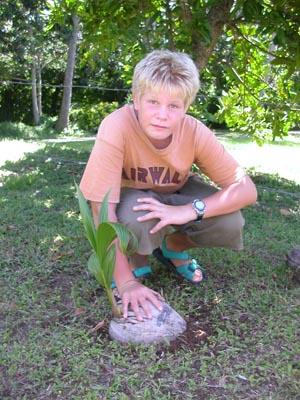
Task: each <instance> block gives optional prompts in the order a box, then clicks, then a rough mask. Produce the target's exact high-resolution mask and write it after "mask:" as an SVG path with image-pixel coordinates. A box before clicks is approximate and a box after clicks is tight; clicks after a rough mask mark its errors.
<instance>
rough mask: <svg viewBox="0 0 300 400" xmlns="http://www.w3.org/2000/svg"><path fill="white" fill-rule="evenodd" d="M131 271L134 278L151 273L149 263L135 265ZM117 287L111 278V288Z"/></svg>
mask: <svg viewBox="0 0 300 400" xmlns="http://www.w3.org/2000/svg"><path fill="white" fill-rule="evenodd" d="M132 273H133V275H134V277H135V278H137V279H138V278H143V277H145V278H146V277H147V276H149V275H151V274H152V268H151V267H150V265H143V266H142V267H136V268H134V269H133V270H132ZM116 287H117V285H116V283H115V280H114V279H113V280H112V283H111V289H115V288H116Z"/></svg>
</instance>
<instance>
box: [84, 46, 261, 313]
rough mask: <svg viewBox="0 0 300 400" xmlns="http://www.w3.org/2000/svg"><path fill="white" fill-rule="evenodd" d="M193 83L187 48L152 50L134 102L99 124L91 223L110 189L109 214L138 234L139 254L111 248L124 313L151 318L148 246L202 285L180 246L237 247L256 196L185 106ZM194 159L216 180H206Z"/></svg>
mask: <svg viewBox="0 0 300 400" xmlns="http://www.w3.org/2000/svg"><path fill="white" fill-rule="evenodd" d="M198 90H199V73H198V71H197V68H196V66H195V64H194V63H193V61H192V60H191V58H190V57H189V56H187V55H186V54H184V53H175V52H170V51H168V50H155V51H153V52H152V53H150V54H148V55H147V56H146V57H145V58H144V59H143V60H141V61H140V62H139V63H138V64H137V66H136V67H135V71H134V76H133V82H132V97H133V104H132V105H125V106H123V107H122V108H120V109H118V110H117V111H114V112H113V113H112V114H110V115H109V116H107V117H106V118H105V119H104V120H103V121H102V123H101V125H100V128H99V132H98V135H97V139H96V142H95V145H94V148H93V150H92V153H91V155H90V158H89V161H88V163H87V166H86V169H85V171H84V174H83V177H82V181H81V184H80V187H81V190H82V192H83V194H84V196H85V197H86V199H88V200H89V201H90V204H91V208H92V212H93V216H94V220H95V222H96V221H97V220H98V212H99V208H100V206H101V201H102V200H103V197H104V195H105V194H106V192H107V191H108V190H109V189H110V190H111V191H110V198H109V219H110V220H111V221H119V222H121V223H124V224H126V225H127V227H128V228H129V229H131V230H132V231H133V232H134V233H135V234H136V236H137V238H138V242H139V246H138V250H137V254H136V255H135V256H134V257H132V259H131V262H130V263H129V261H128V259H127V258H126V257H125V256H124V255H123V254H122V253H121V252H120V251H119V250H117V255H116V266H115V273H114V282H115V285H116V287H117V289H118V292H119V295H120V297H121V299H122V304H123V315H124V318H127V315H128V308H129V306H130V307H131V309H132V310H133V311H134V313H135V315H136V318H137V319H138V320H142V316H141V309H143V310H144V313H145V315H146V317H148V318H151V312H150V310H149V307H148V304H147V301H150V302H151V303H153V304H154V305H155V306H156V307H157V308H158V309H161V301H160V300H162V299H161V297H160V295H159V294H158V293H157V292H155V291H153V290H151V289H149V288H147V287H146V286H144V285H142V283H141V282H140V281H139V280H138V278H139V277H143V276H145V275H146V274H148V273H150V272H151V268H150V267H149V265H148V259H147V256H148V255H149V254H152V252H153V251H154V252H153V254H154V255H155V256H156V257H157V258H158V259H159V260H160V261H161V262H163V263H164V264H166V265H168V266H171V267H172V268H173V270H174V272H177V273H178V274H179V275H181V276H182V277H183V279H186V280H188V281H190V282H191V283H192V284H199V283H200V282H201V281H202V279H203V277H204V274H203V272H202V269H201V266H200V265H199V264H198V263H197V262H196V261H195V260H191V259H190V257H189V255H188V253H186V251H185V250H187V249H189V248H193V247H228V248H232V249H236V250H240V249H242V246H243V243H242V229H243V225H244V220H243V217H242V215H241V213H240V211H239V210H240V209H241V208H243V207H245V206H247V205H249V204H252V203H254V202H255V201H256V197H257V193H256V189H255V186H254V184H253V182H252V181H251V179H250V178H249V176H247V175H246V173H245V172H244V170H243V169H242V168H241V167H240V166H239V165H238V163H237V162H236V161H235V160H234V159H233V158H232V157H231V156H230V155H229V154H228V153H227V152H226V150H225V149H224V148H223V146H222V145H221V144H220V143H219V142H218V141H217V139H216V137H215V136H214V134H213V133H212V132H211V131H210V130H209V129H208V128H207V127H206V126H205V125H203V124H202V123H201V122H200V121H198V120H196V119H195V118H193V117H191V116H189V115H186V111H187V109H188V107H189V106H190V104H191V103H192V101H193V100H194V99H195V96H196V94H197V91H198ZM193 163H195V164H196V165H197V166H198V167H199V169H200V170H201V171H202V172H203V173H204V174H205V175H207V176H208V177H209V178H210V179H211V180H212V181H213V182H215V183H216V184H217V185H218V186H219V187H220V189H219V190H218V189H216V188H215V187H212V186H210V185H207V184H205V183H203V182H202V181H201V179H200V177H199V176H198V175H196V174H191V172H190V169H191V166H192V164H193Z"/></svg>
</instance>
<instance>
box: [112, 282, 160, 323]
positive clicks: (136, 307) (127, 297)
mask: <svg viewBox="0 0 300 400" xmlns="http://www.w3.org/2000/svg"><path fill="white" fill-rule="evenodd" d="M119 294H120V296H121V298H122V304H123V317H124V318H127V316H128V308H129V306H130V307H131V309H132V311H133V312H134V313H135V316H136V319H137V320H138V321H143V317H142V315H141V309H143V311H144V313H145V315H146V317H147V318H149V319H151V318H152V314H151V311H150V308H149V305H148V304H147V301H150V302H151V303H152V304H153V305H154V306H155V307H156V308H157V309H158V310H160V311H161V310H162V304H161V302H162V301H163V300H164V299H163V297H162V296H161V295H160V294H159V293H157V292H155V291H154V290H152V289H149V288H147V287H146V286H144V285H142V284H141V283H140V282H139V281H137V280H135V279H132V280H130V281H128V282H126V283H125V284H124V285H122V286H121V287H120V288H119Z"/></svg>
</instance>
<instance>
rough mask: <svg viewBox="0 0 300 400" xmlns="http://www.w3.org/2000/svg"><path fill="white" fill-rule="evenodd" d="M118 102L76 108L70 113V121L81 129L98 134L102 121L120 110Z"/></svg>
mask: <svg viewBox="0 0 300 400" xmlns="http://www.w3.org/2000/svg"><path fill="white" fill-rule="evenodd" d="M118 106H119V105H118V103H117V102H112V103H108V102H103V101H102V102H99V103H98V104H95V105H85V106H83V107H78V108H77V107H76V106H75V107H74V108H72V110H71V112H70V121H71V123H75V124H76V125H77V126H78V127H79V128H80V129H84V130H88V131H92V132H96V131H97V129H98V126H99V124H100V122H101V120H102V119H103V118H104V117H106V116H107V115H108V114H110V113H111V112H112V111H114V110H116V109H117V108H118Z"/></svg>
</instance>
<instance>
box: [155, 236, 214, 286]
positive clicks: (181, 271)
mask: <svg viewBox="0 0 300 400" xmlns="http://www.w3.org/2000/svg"><path fill="white" fill-rule="evenodd" d="M152 254H153V256H154V257H155V258H157V259H158V260H159V261H160V262H161V263H162V264H164V265H166V266H167V267H169V268H170V269H171V270H172V271H173V272H175V273H176V274H177V275H179V276H181V277H182V278H184V279H186V280H188V281H189V282H190V283H192V284H193V285H195V286H198V285H199V284H200V283H201V282H202V281H203V280H204V279H207V276H206V274H205V271H204V269H203V267H201V266H200V265H199V264H198V263H197V261H196V260H194V259H192V260H191V261H190V262H188V263H186V264H183V265H180V266H179V267H176V266H175V265H174V264H173V263H172V261H171V259H172V258H173V259H177V260H186V261H188V260H190V256H189V255H188V253H187V252H185V251H181V252H179V251H173V250H169V249H168V248H167V246H166V238H164V240H163V242H162V245H161V249H160V248H157V249H155V250H154V251H153V253H152ZM197 270H200V271H201V273H202V279H201V281H199V282H195V281H193V276H194V274H195V271H197Z"/></svg>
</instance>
